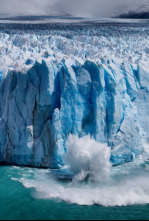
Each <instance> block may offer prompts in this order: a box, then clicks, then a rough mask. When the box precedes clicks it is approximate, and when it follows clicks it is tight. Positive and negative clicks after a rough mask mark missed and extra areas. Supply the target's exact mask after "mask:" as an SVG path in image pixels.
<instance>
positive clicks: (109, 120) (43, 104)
mask: <svg viewBox="0 0 149 221" xmlns="http://www.w3.org/2000/svg"><path fill="white" fill-rule="evenodd" d="M77 29H78V27H77ZM113 29H114V28H113ZM118 29H119V30H120V31H119V30H118V31H116V29H114V30H112V29H111V28H109V27H107V28H105V27H101V28H100V29H97V27H96V28H95V29H93V30H88V31H87V32H86V29H82V31H81V30H80V31H81V34H77V33H76V32H75V31H74V30H64V29H63V30H50V31H46V32H45V33H44V32H42V33H41V32H40V31H39V33H32V32H27V33H25V32H23V34H22V32H19V31H13V32H12V33H11V32H10V33H8V32H5V31H1V32H0V78H1V82H0V163H1V164H12V165H21V166H31V167H42V168H59V167H61V166H63V165H64V162H63V155H64V153H65V152H67V147H66V142H67V138H68V136H69V135H70V134H71V135H77V136H79V137H85V136H86V135H90V137H91V138H93V139H94V140H96V141H97V142H99V143H101V144H107V145H108V146H109V147H110V149H111V157H110V161H111V163H112V165H119V164H123V163H126V162H130V161H133V160H134V159H136V158H139V157H140V156H142V154H144V153H145V147H146V146H147V145H148V142H149V111H148V110H149V86H148V85H149V62H148V58H149V56H148V46H147V43H148V41H149V34H148V33H149V32H148V28H139V29H137V28H131V27H128V28H126V27H123V28H121V27H119V28H118ZM105 30H106V34H105ZM140 30H141V31H140ZM142 30H143V32H142Z"/></svg>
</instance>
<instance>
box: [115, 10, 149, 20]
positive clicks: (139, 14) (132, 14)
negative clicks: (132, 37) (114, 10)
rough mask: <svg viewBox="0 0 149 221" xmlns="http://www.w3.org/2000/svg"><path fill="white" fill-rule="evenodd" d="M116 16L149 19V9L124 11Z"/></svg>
mask: <svg viewBox="0 0 149 221" xmlns="http://www.w3.org/2000/svg"><path fill="white" fill-rule="evenodd" d="M116 18H126V19H127V18H128V19H149V11H148V12H133V11H130V12H129V13H123V14H121V15H119V16H118V17H116Z"/></svg>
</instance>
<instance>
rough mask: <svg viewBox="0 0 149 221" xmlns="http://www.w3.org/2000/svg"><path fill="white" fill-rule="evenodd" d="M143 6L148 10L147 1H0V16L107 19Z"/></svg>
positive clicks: (148, 2)
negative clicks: (63, 16)
mask: <svg viewBox="0 0 149 221" xmlns="http://www.w3.org/2000/svg"><path fill="white" fill-rule="evenodd" d="M144 4H145V5H148V9H149V0H0V14H7V15H61V14H64V13H68V14H71V15H73V16H86V17H87V16H88V17H89V16H94V15H95V17H96V16H99V17H103V16H105V17H107V16H111V15H112V16H113V15H114V14H115V13H118V12H125V11H126V12H127V11H128V10H132V9H133V10H136V9H138V8H139V7H140V6H142V5H144Z"/></svg>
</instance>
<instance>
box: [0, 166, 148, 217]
mask: <svg viewBox="0 0 149 221" xmlns="http://www.w3.org/2000/svg"><path fill="white" fill-rule="evenodd" d="M122 167H123V168H122ZM122 169H123V170H122ZM148 169H149V165H148V162H145V163H143V164H140V165H138V164H136V163H130V164H127V165H123V166H120V167H117V168H113V172H112V174H111V176H112V180H111V182H112V183H111V185H110V184H106V185H102V184H95V183H88V182H87V181H86V182H82V183H77V184H76V183H73V182H72V181H60V180H57V179H56V178H55V177H54V176H53V175H52V173H51V171H50V170H41V169H31V168H21V167H11V166H2V167H0V177H1V182H0V219H1V220H2V219H4V220H15V219H16V220H19V219H21V220H25V219H27V220H41V219H43V220H44V219H45V220H52V219H54V220H57V219H62V220H63V219H67V220H68V219H72V220H74V219H75V220H76V219H81V220H85V219H86V220H89V219H94V220H96V219H98V220H100V219H105V220H129V219H131V220H139V219H146V220H147V219H148V218H149V205H148V203H149V190H148V183H149V178H148V177H147V174H148ZM83 204H84V205H83ZM85 204H86V205H85ZM114 204H115V206H114ZM118 204H119V206H118ZM120 205H121V206H120ZM122 205H124V206H122Z"/></svg>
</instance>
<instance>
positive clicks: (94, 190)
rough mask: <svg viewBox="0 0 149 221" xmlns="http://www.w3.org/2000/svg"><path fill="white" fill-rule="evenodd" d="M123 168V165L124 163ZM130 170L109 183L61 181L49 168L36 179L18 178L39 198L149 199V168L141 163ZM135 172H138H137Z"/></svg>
mask: <svg viewBox="0 0 149 221" xmlns="http://www.w3.org/2000/svg"><path fill="white" fill-rule="evenodd" d="M121 169H122V170H123V168H122V167H121ZM137 170H138V167H136V168H133V171H132V172H130V171H131V170H130V171H128V174H127V176H126V175H124V174H117V176H114V177H111V179H110V180H109V181H108V182H107V183H106V184H100V183H98V182H97V183H76V182H68V183H62V182H60V181H58V180H55V179H54V178H53V177H52V176H51V175H50V174H49V175H48V174H47V172H45V173H41V174H38V173H37V171H36V172H35V174H36V176H35V177H34V179H28V178H26V177H24V175H23V178H22V179H20V180H19V182H22V184H23V185H24V187H25V188H34V189H35V192H34V195H33V196H34V197H35V198H39V199H54V200H62V201H65V202H68V203H73V204H74V203H75V204H78V205H93V204H98V205H102V206H127V205H134V204H148V203H149V177H148V176H147V175H148V169H147V170H146V171H145V170H143V169H142V168H141V167H140V170H138V171H139V172H138V174H137V173H136V171H137ZM135 173H136V174H135Z"/></svg>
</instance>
